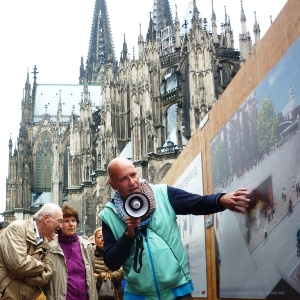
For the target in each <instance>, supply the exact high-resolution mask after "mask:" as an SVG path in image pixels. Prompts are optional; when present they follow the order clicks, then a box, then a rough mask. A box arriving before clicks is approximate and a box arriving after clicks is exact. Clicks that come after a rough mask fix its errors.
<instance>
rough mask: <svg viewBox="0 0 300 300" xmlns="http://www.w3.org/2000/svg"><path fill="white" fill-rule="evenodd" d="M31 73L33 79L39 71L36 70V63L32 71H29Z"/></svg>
mask: <svg viewBox="0 0 300 300" xmlns="http://www.w3.org/2000/svg"><path fill="white" fill-rule="evenodd" d="M31 73H32V74H33V79H34V80H36V79H37V77H36V74H38V73H39V72H37V67H36V65H35V66H34V67H33V72H31Z"/></svg>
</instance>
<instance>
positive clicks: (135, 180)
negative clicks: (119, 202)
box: [109, 163, 142, 199]
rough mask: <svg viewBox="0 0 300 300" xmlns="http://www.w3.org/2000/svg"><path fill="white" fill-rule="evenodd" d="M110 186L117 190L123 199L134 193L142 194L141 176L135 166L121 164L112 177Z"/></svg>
mask: <svg viewBox="0 0 300 300" xmlns="http://www.w3.org/2000/svg"><path fill="white" fill-rule="evenodd" d="M109 184H110V185H111V187H112V188H113V189H114V190H117V191H118V192H119V193H120V195H121V196H122V198H123V199H125V198H127V197H128V196H129V195H130V194H132V193H134V192H141V191H142V187H141V184H140V180H139V176H138V174H137V172H136V169H135V167H134V165H133V164H131V163H126V164H119V165H118V166H116V167H115V168H114V170H113V172H112V174H111V175H110V180H109Z"/></svg>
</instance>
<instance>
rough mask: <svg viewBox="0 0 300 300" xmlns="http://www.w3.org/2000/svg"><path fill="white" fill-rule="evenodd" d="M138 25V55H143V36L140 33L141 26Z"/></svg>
mask: <svg viewBox="0 0 300 300" xmlns="http://www.w3.org/2000/svg"><path fill="white" fill-rule="evenodd" d="M139 26H140V35H139V38H138V45H139V57H142V56H143V53H144V37H143V35H142V28H141V24H139Z"/></svg>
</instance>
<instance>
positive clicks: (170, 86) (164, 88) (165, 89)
mask: <svg viewBox="0 0 300 300" xmlns="http://www.w3.org/2000/svg"><path fill="white" fill-rule="evenodd" d="M176 88H177V76H176V74H175V70H174V68H171V69H170V70H168V72H167V73H166V75H165V76H164V79H163V82H162V85H161V93H162V94H165V93H169V92H170V91H172V90H175V89H176Z"/></svg>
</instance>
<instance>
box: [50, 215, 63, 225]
mask: <svg viewBox="0 0 300 300" xmlns="http://www.w3.org/2000/svg"><path fill="white" fill-rule="evenodd" d="M48 216H49V217H51V218H53V217H52V216H51V215H50V214H48ZM53 219H54V218H53ZM54 220H56V221H57V223H58V224H62V222H63V220H62V219H54Z"/></svg>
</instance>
